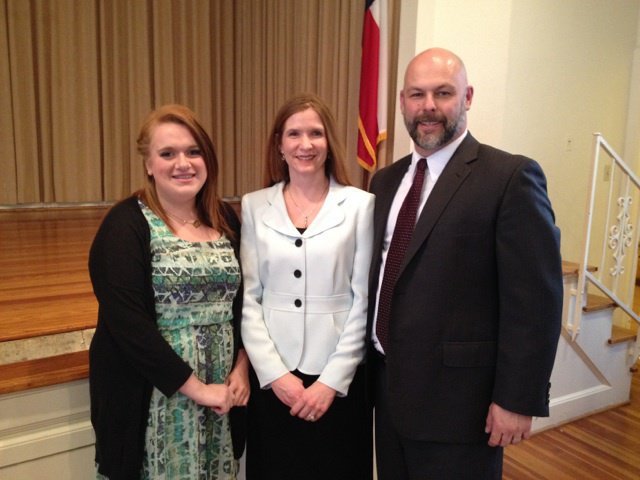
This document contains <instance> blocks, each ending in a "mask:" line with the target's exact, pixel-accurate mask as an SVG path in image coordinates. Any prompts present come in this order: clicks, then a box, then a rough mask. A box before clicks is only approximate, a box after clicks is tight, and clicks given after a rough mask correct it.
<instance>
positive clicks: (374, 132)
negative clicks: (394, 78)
mask: <svg viewBox="0 0 640 480" xmlns="http://www.w3.org/2000/svg"><path fill="white" fill-rule="evenodd" d="M358 112H359V115H358V163H359V164H360V166H361V167H362V168H364V169H366V170H368V171H369V172H371V171H373V170H375V168H376V163H377V158H378V144H379V143H380V142H382V141H383V140H384V139H385V138H387V2H386V0H367V3H366V8H365V15H364V26H363V31H362V66H361V71H360V105H359V109H358Z"/></svg>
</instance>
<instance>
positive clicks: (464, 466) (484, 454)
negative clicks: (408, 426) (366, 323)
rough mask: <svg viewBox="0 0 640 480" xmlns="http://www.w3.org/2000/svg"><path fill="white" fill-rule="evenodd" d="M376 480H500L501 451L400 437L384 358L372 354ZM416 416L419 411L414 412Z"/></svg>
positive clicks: (483, 446) (487, 447) (474, 444)
mask: <svg viewBox="0 0 640 480" xmlns="http://www.w3.org/2000/svg"><path fill="white" fill-rule="evenodd" d="M369 359H370V360H368V361H371V366H372V368H373V370H374V371H373V374H374V382H375V391H374V395H375V402H376V403H375V405H376V407H375V439H376V441H375V444H376V463H377V468H378V480H465V479H469V480H494V479H500V478H502V452H503V449H502V448H499V447H498V448H496V447H490V446H489V445H487V443H486V442H482V443H469V444H451V443H438V442H426V441H420V440H412V439H410V438H405V437H402V436H401V435H400V434H399V433H398V432H397V431H396V429H395V427H394V426H393V424H392V422H391V419H390V417H389V404H388V401H387V372H386V365H385V362H384V359H383V358H382V357H381V356H379V355H377V354H375V353H372V354H370V355H369ZM416 414H419V412H416Z"/></svg>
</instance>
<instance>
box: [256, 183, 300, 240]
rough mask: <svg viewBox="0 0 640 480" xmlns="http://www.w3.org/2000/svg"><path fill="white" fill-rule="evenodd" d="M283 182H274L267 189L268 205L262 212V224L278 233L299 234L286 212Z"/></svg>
mask: <svg viewBox="0 0 640 480" xmlns="http://www.w3.org/2000/svg"><path fill="white" fill-rule="evenodd" d="M283 188H284V182H280V183H276V184H275V185H274V186H272V187H271V188H270V190H269V193H268V196H267V201H268V202H269V206H268V207H267V208H266V209H265V211H264V213H263V214H262V221H263V222H264V224H265V225H266V226H267V227H269V228H271V229H273V230H275V231H276V232H278V233H281V234H283V235H289V236H296V235H297V236H299V235H300V234H299V233H298V231H297V230H296V227H295V226H294V225H293V223H292V222H291V220H290V219H289V215H288V214H287V207H286V206H285V204H284V196H283V194H282V193H283Z"/></svg>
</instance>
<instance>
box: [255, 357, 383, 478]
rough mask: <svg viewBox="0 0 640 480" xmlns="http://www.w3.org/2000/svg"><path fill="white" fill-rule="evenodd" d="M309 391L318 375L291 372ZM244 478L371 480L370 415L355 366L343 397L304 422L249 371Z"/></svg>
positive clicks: (363, 386)
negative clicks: (309, 420) (354, 371)
mask: <svg viewBox="0 0 640 480" xmlns="http://www.w3.org/2000/svg"><path fill="white" fill-rule="evenodd" d="M291 373H293V374H294V375H295V376H296V377H298V378H300V379H302V382H303V384H304V386H305V387H308V386H309V385H311V384H312V383H313V382H315V381H316V380H317V379H318V376H312V375H305V374H303V373H300V372H298V371H294V372H291ZM250 380H251V397H250V399H249V408H248V410H247V413H248V416H247V420H248V431H247V452H246V453H247V457H246V476H247V480H270V479H274V480H275V479H277V480H301V479H305V480H315V479H317V480H328V479H331V480H371V479H372V477H373V445H372V416H371V411H370V410H369V409H368V408H367V405H366V402H365V381H364V368H363V366H360V367H359V368H358V370H357V371H356V375H355V377H354V379H353V381H352V382H351V386H350V387H349V394H348V395H347V396H346V397H338V396H337V395H336V397H335V399H334V400H333V403H332V404H331V406H330V407H329V410H327V412H326V413H325V414H324V415H323V416H322V417H321V418H320V419H319V420H317V421H315V422H308V421H305V420H302V419H300V418H298V417H293V416H291V415H290V414H289V410H290V408H289V407H288V406H286V405H285V404H283V403H282V402H280V400H279V399H278V397H276V395H275V394H274V393H273V391H272V390H271V389H267V390H263V389H261V388H260V386H259V384H258V379H257V377H256V375H255V373H254V372H253V371H251V373H250Z"/></svg>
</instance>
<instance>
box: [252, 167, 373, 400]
mask: <svg viewBox="0 0 640 480" xmlns="http://www.w3.org/2000/svg"><path fill="white" fill-rule="evenodd" d="M283 188H284V183H283V182H281V183H278V184H276V185H274V186H272V187H269V188H265V189H263V190H258V191H256V192H252V193H249V194H247V195H244V196H243V198H242V240H241V247H240V258H241V261H242V274H243V277H244V306H243V310H242V341H243V343H244V348H245V350H246V351H247V353H248V355H249V359H250V360H251V365H252V366H253V368H254V369H255V371H256V374H257V376H258V379H259V381H260V386H261V387H262V388H267V387H269V386H270V384H271V383H272V382H273V381H274V380H276V379H278V378H280V377H281V376H282V375H285V374H286V373H287V372H290V371H293V370H296V369H298V370H299V371H301V372H303V373H305V374H308V375H320V378H319V381H321V382H322V383H324V384H325V385H328V386H329V387H331V388H333V389H335V390H336V391H337V392H338V394H339V395H346V394H347V392H348V390H349V385H350V383H351V380H352V379H353V376H354V374H355V371H356V368H357V366H358V364H359V363H360V362H361V361H362V359H363V356H364V348H365V347H364V345H365V328H366V322H367V282H368V275H369V264H370V262H371V249H372V243H373V205H374V196H373V195H372V194H370V193H367V192H365V191H363V190H360V189H358V188H355V187H346V186H343V185H340V184H338V183H336V182H335V181H334V180H333V179H332V180H331V182H330V188H329V192H328V193H327V197H326V199H325V201H324V204H323V206H322V208H321V209H320V211H319V212H318V214H317V216H316V218H315V219H314V220H313V222H312V223H311V224H310V225H309V227H308V228H307V230H306V231H305V232H304V233H303V234H301V233H300V232H299V231H298V230H297V229H296V227H295V226H294V225H293V223H292V222H291V220H290V219H289V216H288V215H287V209H286V207H285V203H284V196H283Z"/></svg>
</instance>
